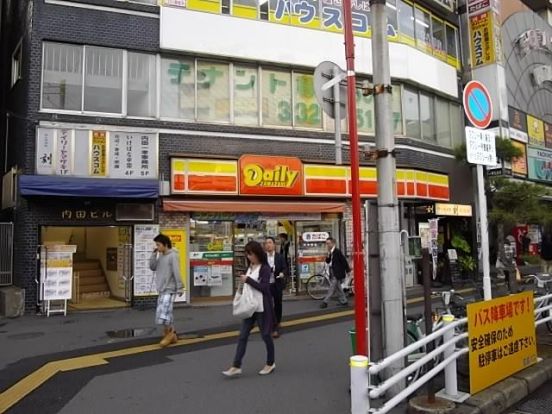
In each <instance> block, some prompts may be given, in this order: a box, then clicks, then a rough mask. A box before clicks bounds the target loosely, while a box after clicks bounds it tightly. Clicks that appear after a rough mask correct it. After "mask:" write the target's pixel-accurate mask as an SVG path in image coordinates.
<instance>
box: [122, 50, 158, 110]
mask: <svg viewBox="0 0 552 414" xmlns="http://www.w3.org/2000/svg"><path fill="white" fill-rule="evenodd" d="M155 60H156V59H155V55H149V54H145V53H134V52H128V93H127V113H128V115H130V116H141V117H154V116H156V115H157V76H156V61H155Z"/></svg>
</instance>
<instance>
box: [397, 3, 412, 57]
mask: <svg viewBox="0 0 552 414" xmlns="http://www.w3.org/2000/svg"><path fill="white" fill-rule="evenodd" d="M397 7H398V16H399V39H400V41H401V42H402V43H406V44H408V45H411V46H414V45H415V44H416V41H415V40H414V39H415V36H414V7H413V6H412V4H411V3H408V2H406V1H403V0H397Z"/></svg>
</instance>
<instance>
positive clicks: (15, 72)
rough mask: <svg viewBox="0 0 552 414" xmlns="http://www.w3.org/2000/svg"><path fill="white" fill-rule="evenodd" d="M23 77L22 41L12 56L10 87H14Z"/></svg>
mask: <svg viewBox="0 0 552 414" xmlns="http://www.w3.org/2000/svg"><path fill="white" fill-rule="evenodd" d="M22 75H23V40H20V41H19V43H18V44H17V46H16V47H15V50H14V51H13V54H12V65H11V86H14V85H15V84H16V83H17V81H18V80H19V79H21V77H22Z"/></svg>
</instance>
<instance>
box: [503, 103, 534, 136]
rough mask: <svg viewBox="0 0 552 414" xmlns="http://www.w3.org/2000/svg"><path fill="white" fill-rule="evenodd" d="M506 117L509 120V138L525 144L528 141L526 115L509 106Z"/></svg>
mask: <svg viewBox="0 0 552 414" xmlns="http://www.w3.org/2000/svg"><path fill="white" fill-rule="evenodd" d="M508 118H509V120H510V128H509V133H510V138H511V139H513V140H516V141H519V142H523V143H525V144H527V143H528V142H529V135H527V115H526V114H525V113H524V112H521V111H519V110H517V109H515V108H512V107H511V106H509V107H508Z"/></svg>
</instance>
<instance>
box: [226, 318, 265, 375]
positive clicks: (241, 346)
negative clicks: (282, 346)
mask: <svg viewBox="0 0 552 414" xmlns="http://www.w3.org/2000/svg"><path fill="white" fill-rule="evenodd" d="M255 322H257V326H258V327H259V330H260V331H261V336H262V338H263V341H264V343H265V345H266V365H272V364H274V342H273V341H272V335H271V333H270V332H269V333H268V334H265V333H264V332H263V328H264V313H262V312H255V313H254V314H253V316H251V318H247V319H244V320H243V321H242V325H241V329H240V337H239V339H238V347H237V349H236V356H235V357H234V364H233V366H234V367H236V368H241V364H242V359H243V356H244V355H245V350H246V349H247V341H248V339H249V334H250V333H251V329H253V326H255Z"/></svg>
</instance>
